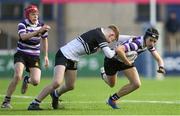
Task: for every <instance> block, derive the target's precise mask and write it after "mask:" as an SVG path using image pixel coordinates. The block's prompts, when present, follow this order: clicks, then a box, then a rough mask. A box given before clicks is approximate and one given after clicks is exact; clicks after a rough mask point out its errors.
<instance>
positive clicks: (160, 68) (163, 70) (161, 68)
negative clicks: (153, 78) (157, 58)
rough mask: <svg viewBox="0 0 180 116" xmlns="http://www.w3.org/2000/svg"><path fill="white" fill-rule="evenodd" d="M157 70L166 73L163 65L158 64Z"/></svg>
mask: <svg viewBox="0 0 180 116" xmlns="http://www.w3.org/2000/svg"><path fill="white" fill-rule="evenodd" d="M157 72H158V73H163V74H166V71H165V69H164V67H162V66H159V69H158V70H157Z"/></svg>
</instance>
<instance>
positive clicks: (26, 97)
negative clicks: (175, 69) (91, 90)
mask: <svg viewBox="0 0 180 116" xmlns="http://www.w3.org/2000/svg"><path fill="white" fill-rule="evenodd" d="M4 96H5V95H1V94H0V97H4ZM13 97H14V98H23V99H34V98H35V97H33V96H19V95H13ZM62 102H63V103H70V104H95V103H99V104H101V103H103V104H104V103H105V102H104V101H74V102H73V101H70V102H68V101H62ZM122 102H123V103H150V104H180V100H175V101H158V100H120V103H122ZM23 103H29V102H16V104H23ZM43 103H50V102H43Z"/></svg>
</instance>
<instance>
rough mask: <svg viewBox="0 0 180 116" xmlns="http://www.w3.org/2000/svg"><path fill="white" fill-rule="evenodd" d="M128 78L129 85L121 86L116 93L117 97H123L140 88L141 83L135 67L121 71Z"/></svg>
mask: <svg viewBox="0 0 180 116" xmlns="http://www.w3.org/2000/svg"><path fill="white" fill-rule="evenodd" d="M123 72H124V74H125V76H126V77H127V78H128V80H129V83H128V84H126V85H125V86H123V87H122V88H121V89H120V90H119V91H118V92H117V95H118V96H119V97H122V96H125V95H127V94H129V93H131V92H133V91H134V90H136V89H138V88H139V87H140V86H141V81H140V78H139V74H138V72H137V69H136V67H132V68H129V69H126V70H124V71H123Z"/></svg>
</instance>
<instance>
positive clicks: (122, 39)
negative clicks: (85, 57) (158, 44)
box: [112, 35, 156, 62]
mask: <svg viewBox="0 0 180 116" xmlns="http://www.w3.org/2000/svg"><path fill="white" fill-rule="evenodd" d="M144 44H145V43H144V38H143V36H129V35H120V36H119V38H118V41H117V42H115V43H114V44H113V46H112V48H113V49H115V47H117V46H118V45H124V46H125V53H126V56H127V58H134V59H133V62H134V60H135V59H136V58H137V56H136V55H139V54H140V53H142V52H144V51H146V50H149V51H150V52H153V51H155V50H156V49H155V47H151V48H147V47H146V46H145V45H144ZM133 55H134V56H133Z"/></svg>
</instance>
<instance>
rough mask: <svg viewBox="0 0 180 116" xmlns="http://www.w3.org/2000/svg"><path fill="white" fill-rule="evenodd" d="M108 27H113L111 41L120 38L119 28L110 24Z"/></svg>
mask: <svg viewBox="0 0 180 116" xmlns="http://www.w3.org/2000/svg"><path fill="white" fill-rule="evenodd" d="M108 28H109V29H111V33H110V35H109V37H110V39H111V41H114V40H118V37H119V29H118V28H117V27H116V26H115V25H109V26H108Z"/></svg>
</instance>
